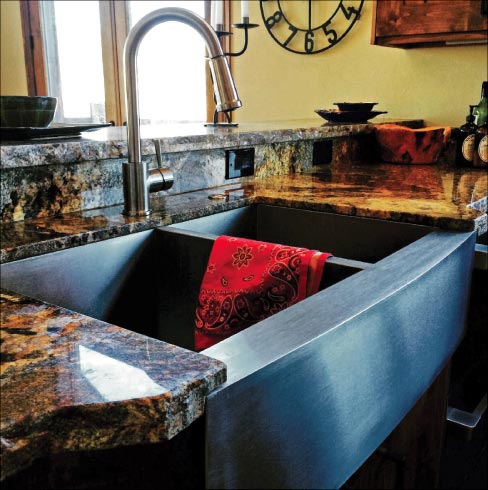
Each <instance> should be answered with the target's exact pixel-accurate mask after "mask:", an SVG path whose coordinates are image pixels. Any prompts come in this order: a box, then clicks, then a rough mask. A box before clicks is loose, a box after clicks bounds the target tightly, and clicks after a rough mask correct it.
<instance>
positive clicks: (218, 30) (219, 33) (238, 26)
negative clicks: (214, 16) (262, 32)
mask: <svg viewBox="0 0 488 490" xmlns="http://www.w3.org/2000/svg"><path fill="white" fill-rule="evenodd" d="M242 21H243V22H242V23H239V24H232V27H234V28H235V29H244V46H243V48H242V49H241V50H240V51H237V52H236V53H224V55H225V56H241V55H242V54H244V53H245V52H246V50H247V43H248V39H249V36H248V33H247V31H248V30H249V29H254V28H255V27H259V24H251V23H250V22H249V17H243V19H242ZM215 32H216V33H217V37H218V38H219V39H220V38H222V37H224V36H232V32H229V31H224V26H223V25H222V24H217V26H216V29H215Z"/></svg>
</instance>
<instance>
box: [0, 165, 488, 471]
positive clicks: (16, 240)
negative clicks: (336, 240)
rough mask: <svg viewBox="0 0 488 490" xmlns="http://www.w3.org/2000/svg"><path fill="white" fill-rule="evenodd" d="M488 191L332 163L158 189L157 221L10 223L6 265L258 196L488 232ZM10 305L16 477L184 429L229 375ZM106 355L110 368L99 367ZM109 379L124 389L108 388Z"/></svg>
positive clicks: (421, 168)
mask: <svg viewBox="0 0 488 490" xmlns="http://www.w3.org/2000/svg"><path fill="white" fill-rule="evenodd" d="M486 195H487V174H486V172H485V171H484V170H477V169H460V168H449V167H445V166H440V165H416V166H414V165H394V164H336V163H332V164H330V165H321V166H316V167H314V168H313V170H312V171H310V172H306V173H295V174H289V175H283V176H274V177H272V178H269V179H256V180H251V181H248V182H245V183H242V182H241V183H238V184H230V185H225V186H220V187H215V188H210V189H206V190H201V191H194V192H188V193H183V194H177V195H167V196H162V195H158V196H155V197H153V198H152V200H151V206H152V209H153V214H152V215H151V217H149V218H128V217H126V216H123V215H122V214H121V211H122V207H121V206H114V207H108V208H101V209H95V210H91V211H89V212H77V213H68V214H65V215H62V216H60V217H55V218H53V217H46V218H38V219H35V220H29V221H27V220H26V221H20V222H12V223H4V224H3V225H2V228H1V231H2V240H1V243H2V249H1V261H2V262H9V261H12V260H18V259H21V258H25V257H29V256H35V255H39V254H44V253H49V252H52V251H55V250H60V249H65V248H69V247H74V246H80V245H83V244H86V243H90V242H94V241H99V240H105V239H109V238H111V237H115V236H120V235H126V234H129V233H135V232H138V231H142V230H146V229H150V228H153V227H155V226H164V225H168V224H170V223H175V222H180V221H185V220H188V219H192V218H196V217H200V216H205V215H210V214H214V213H216V212H221V211H225V210H228V209H233V208H236V207H241V206H246V205H250V204H256V203H265V204H272V205H278V206H289V207H296V208H303V209H312V210H318V211H323V212H330V213H338V214H343V215H348V216H362V217H368V218H376V219H384V220H391V221H400V222H408V223H416V224H421V225H428V226H434V227H439V228H444V229H451V230H460V231H468V230H475V229H477V230H478V231H479V232H480V233H481V232H483V231H486ZM2 301H3V305H2V342H3V343H2V383H3V385H2V433H3V434H2V468H3V470H2V471H4V472H5V474H9V473H12V472H14V471H16V470H17V469H19V468H21V467H25V466H26V465H28V464H29V463H30V462H31V461H32V460H33V459H34V458H35V457H36V456H37V455H38V454H39V451H43V450H45V449H46V448H51V450H58V451H62V450H76V449H82V448H83V449H89V448H98V447H114V446H116V445H118V444H131V443H137V442H147V441H156V440H160V439H163V438H169V437H172V435H174V434H175V433H177V432H178V431H179V430H182V429H183V428H185V427H186V426H187V425H188V424H189V423H190V422H191V421H192V420H194V419H195V418H197V417H198V416H200V415H201V413H202V410H203V403H204V399H205V395H206V393H208V392H209V391H211V390H212V389H213V388H214V387H216V386H218V385H219V384H220V383H222V382H224V380H225V366H224V365H222V364H221V363H219V362H217V361H215V360H212V359H209V358H207V357H205V356H203V355H201V354H195V353H192V352H189V351H186V350H184V349H181V348H178V347H175V346H172V345H169V344H166V343H164V342H160V341H157V340H153V339H149V338H147V337H144V336H141V335H138V334H135V333H132V332H129V331H127V330H124V329H121V328H118V327H115V326H113V325H108V324H106V323H103V322H100V321H97V320H94V319H92V318H88V317H85V316H83V315H79V314H77V313H73V312H70V311H67V310H65V309H62V308H59V307H56V306H51V305H46V304H44V303H41V302H38V301H34V300H31V299H29V298H23V297H19V296H17V295H12V294H9V293H5V294H4V295H3V296H2ZM101 361H103V362H102V363H101V364H102V366H105V367H106V369H107V370H108V371H107V372H106V373H98V372H97V370H96V366H98V365H99V364H100V362H101ZM111 369H113V370H116V372H119V373H120V372H121V371H120V370H121V369H123V370H125V371H124V373H125V372H127V375H124V376H131V375H133V376H135V377H137V379H139V377H140V379H142V380H144V382H145V383H146V384H144V382H141V383H142V384H141V391H140V392H138V393H128V392H125V391H124V389H125V387H124V386H121V387H120V389H119V385H117V383H118V382H119V376H118V375H114V374H113V373H114V371H110V370H111ZM110 373H112V374H110ZM107 376H108V379H113V381H114V383H115V386H116V389H115V390H108V391H105V388H104V386H103V385H100V386H98V385H97V381H98V380H99V381H103V379H104V378H106V377H107ZM110 376H113V378H110ZM57 424H58V425H57ZM53 428H57V430H53Z"/></svg>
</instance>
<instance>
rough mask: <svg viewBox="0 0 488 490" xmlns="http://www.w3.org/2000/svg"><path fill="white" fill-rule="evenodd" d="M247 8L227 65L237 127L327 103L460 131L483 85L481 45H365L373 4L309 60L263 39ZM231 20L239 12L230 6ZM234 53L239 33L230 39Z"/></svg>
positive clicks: (309, 111)
mask: <svg viewBox="0 0 488 490" xmlns="http://www.w3.org/2000/svg"><path fill="white" fill-rule="evenodd" d="M249 3H250V21H251V22H255V23H257V24H260V27H258V28H256V29H252V30H251V31H250V33H249V48H248V51H247V52H246V53H245V54H244V55H242V56H241V57H238V58H233V60H232V67H233V73H234V74H235V81H236V86H237V89H238V93H239V96H240V98H241V100H242V102H243V107H242V108H241V109H239V110H237V111H235V114H234V119H235V120H236V121H238V122H239V121H240V122H244V121H246V122H248V121H255V120H263V121H264V120H279V119H299V118H308V117H312V118H313V117H317V118H318V116H317V115H316V114H315V113H314V112H313V111H314V109H324V108H327V109H328V108H333V107H334V106H333V102H342V101H349V102H369V101H371V102H379V104H378V106H376V108H377V109H378V110H385V111H388V114H387V116H392V117H409V118H410V117H414V118H416V117H421V118H424V119H425V120H426V123H427V124H440V125H451V126H459V125H461V124H462V123H464V121H465V116H466V114H467V112H468V110H469V108H468V105H469V104H477V103H478V102H479V99H480V92H481V83H482V81H483V80H487V79H488V73H487V72H488V67H487V64H488V61H487V52H488V47H487V46H486V45H483V46H462V47H461V46H456V47H438V48H416V49H410V50H404V49H396V48H386V47H381V46H372V45H371V44H370V38H371V26H372V10H373V2H372V1H370V0H367V1H366V2H365V3H364V7H363V11H362V16H361V19H360V20H359V21H358V22H357V23H356V24H355V25H354V27H353V28H352V30H351V31H350V32H349V34H348V35H347V36H346V37H345V38H344V39H343V40H342V41H341V42H340V43H339V44H337V45H336V46H334V47H333V48H331V49H329V50H327V51H325V52H323V53H318V54H315V55H299V54H295V53H291V52H288V51H286V50H285V49H284V48H282V47H281V46H279V45H278V44H277V43H276V42H275V41H274V40H273V39H272V38H271V36H270V35H269V34H268V32H267V30H266V28H265V27H264V25H263V21H262V19H261V13H260V9H259V2H258V1H251V2H249ZM234 4H235V8H234V20H235V22H238V21H239V19H238V17H239V14H240V8H239V5H238V2H235V3H234ZM233 37H234V38H235V41H234V43H235V46H236V49H238V48H239V46H240V42H239V41H240V40H241V37H240V33H234V35H233Z"/></svg>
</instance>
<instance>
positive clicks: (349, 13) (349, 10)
mask: <svg viewBox="0 0 488 490" xmlns="http://www.w3.org/2000/svg"><path fill="white" fill-rule="evenodd" d="M339 7H340V8H341V10H342V13H343V14H344V16H345V17H346V19H347V20H350V18H351V17H352V16H353V15H356V16H358V17H359V10H358V9H356V8H354V7H347V8H346V7H344V4H343V3H342V1H341V3H340V4H339Z"/></svg>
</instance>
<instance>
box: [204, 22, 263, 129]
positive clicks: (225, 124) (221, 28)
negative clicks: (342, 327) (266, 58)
mask: <svg viewBox="0 0 488 490" xmlns="http://www.w3.org/2000/svg"><path fill="white" fill-rule="evenodd" d="M242 20H243V22H242V23H239V24H232V27H234V28H235V29H241V30H244V46H243V47H242V49H241V50H240V51H236V52H235V53H232V52H228V53H226V52H224V56H241V55H242V54H244V53H245V52H246V50H247V45H248V41H249V35H248V31H249V29H254V28H255V27H259V24H251V23H250V22H249V17H243V19H242ZM215 33H216V34H217V37H218V38H219V41H220V42H221V43H222V41H221V39H222V38H223V37H225V36H232V35H233V33H232V32H230V31H224V26H223V25H222V24H217V25H216V28H215ZM222 114H224V115H225V118H226V119H227V122H219V120H218V117H219V113H218V112H217V110H215V111H214V115H213V122H212V123H206V124H205V126H221V127H237V123H233V122H232V121H231V120H230V115H229V113H228V112H223V113H222Z"/></svg>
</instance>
